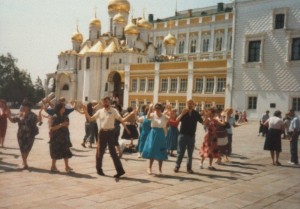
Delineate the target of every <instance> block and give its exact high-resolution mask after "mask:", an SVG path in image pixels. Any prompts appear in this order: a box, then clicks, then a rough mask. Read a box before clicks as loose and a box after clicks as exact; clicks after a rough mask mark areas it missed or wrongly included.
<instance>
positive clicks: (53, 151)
mask: <svg viewBox="0 0 300 209" xmlns="http://www.w3.org/2000/svg"><path fill="white" fill-rule="evenodd" d="M65 121H69V118H68V117H66V116H54V117H53V118H52V125H51V127H53V126H57V125H58V124H60V123H63V122H65ZM69 137H70V132H69V128H67V127H61V128H59V129H57V130H55V131H50V156H51V158H52V159H55V160H59V159H63V158H71V157H72V155H73V154H72V152H71V151H70V146H69Z"/></svg>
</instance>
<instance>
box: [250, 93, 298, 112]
mask: <svg viewBox="0 0 300 209" xmlns="http://www.w3.org/2000/svg"><path fill="white" fill-rule="evenodd" d="M256 108H257V97H256V96H250V97H248V109H249V110H256ZM270 108H276V104H274V103H271V104H270ZM292 109H294V110H295V111H300V97H294V98H292Z"/></svg>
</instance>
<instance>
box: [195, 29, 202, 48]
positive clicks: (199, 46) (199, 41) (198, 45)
mask: <svg viewBox="0 0 300 209" xmlns="http://www.w3.org/2000/svg"><path fill="white" fill-rule="evenodd" d="M201 38H202V32H201V31H199V33H198V40H197V46H196V52H197V53H200V52H201Z"/></svg>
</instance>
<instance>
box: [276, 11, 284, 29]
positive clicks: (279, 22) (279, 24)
mask: <svg viewBox="0 0 300 209" xmlns="http://www.w3.org/2000/svg"><path fill="white" fill-rule="evenodd" d="M284 16H285V15H284V14H276V15H275V29H281V28H284Z"/></svg>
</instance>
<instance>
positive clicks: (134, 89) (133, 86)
mask: <svg viewBox="0 0 300 209" xmlns="http://www.w3.org/2000/svg"><path fill="white" fill-rule="evenodd" d="M136 90H137V79H132V80H131V91H136Z"/></svg>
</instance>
